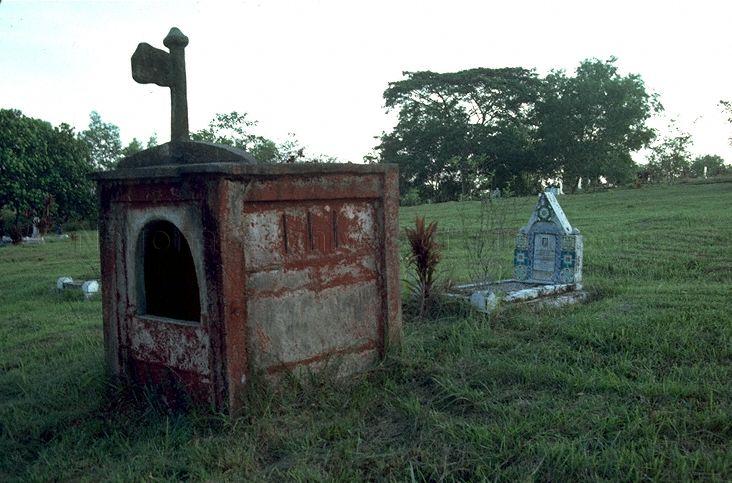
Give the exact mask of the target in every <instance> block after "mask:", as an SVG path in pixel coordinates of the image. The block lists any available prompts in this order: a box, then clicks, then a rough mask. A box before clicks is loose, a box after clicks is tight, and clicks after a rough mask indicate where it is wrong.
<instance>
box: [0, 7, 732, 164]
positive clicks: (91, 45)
mask: <svg viewBox="0 0 732 483" xmlns="http://www.w3.org/2000/svg"><path fill="white" fill-rule="evenodd" d="M0 1H1V3H0V108H16V109H20V110H21V111H23V113H24V114H26V115H28V116H32V117H37V118H41V119H45V120H47V121H50V122H51V123H53V124H54V125H56V124H59V123H61V122H66V123H68V124H71V125H73V126H75V127H76V128H77V129H78V130H82V129H84V128H85V127H86V125H87V124H88V120H89V112H90V111H92V110H96V111H98V112H99V113H100V115H101V116H102V118H103V119H104V120H105V121H107V122H112V123H114V124H116V125H118V126H119V127H120V133H121V136H122V140H123V142H125V143H127V142H128V141H129V140H130V139H132V137H133V136H134V137H137V138H142V139H147V138H148V137H149V136H150V134H152V133H153V132H156V133H157V134H158V140H159V142H164V141H168V140H169V137H170V96H169V92H168V89H167V88H162V87H158V86H155V85H153V84H147V85H140V84H137V83H135V82H134V81H133V80H132V77H131V74H130V56H131V55H132V53H133V52H134V50H135V48H136V46H137V44H138V43H139V42H147V43H150V44H152V45H153V46H155V47H158V48H164V47H163V43H162V41H163V38H164V37H165V35H166V34H167V33H168V30H169V29H170V27H172V26H177V27H179V28H180V29H181V30H182V31H183V33H185V34H186V35H187V36H188V37H189V38H190V44H189V45H188V47H187V48H186V68H187V73H188V105H189V123H190V128H191V130H197V129H200V128H202V127H205V126H206V124H207V123H208V121H209V120H210V119H211V118H212V117H213V115H214V114H215V113H217V112H229V111H233V110H236V111H239V112H247V113H248V114H249V116H250V117H251V118H252V119H256V120H258V121H259V133H260V134H262V135H265V136H267V137H270V138H272V139H275V140H277V141H281V140H283V139H284V138H285V137H286V136H287V133H288V132H294V133H295V134H296V135H297V138H298V139H299V140H300V142H301V143H302V144H303V145H304V146H306V148H307V151H308V152H309V153H311V154H316V153H323V154H329V155H333V156H337V157H338V158H339V159H341V160H342V161H353V162H360V161H361V159H362V157H363V155H364V154H367V153H368V152H369V151H370V150H371V149H372V148H373V147H374V146H375V145H376V140H375V139H374V136H377V135H379V134H380V133H381V132H382V131H383V130H389V129H390V128H391V126H392V125H393V122H394V118H393V117H392V116H388V115H387V114H386V113H385V111H384V108H383V104H384V102H383V98H382V94H383V91H384V89H385V88H386V87H387V84H388V83H389V82H390V81H396V80H399V79H401V78H402V71H416V70H432V71H436V72H451V71H457V70H462V69H468V68H473V67H506V66H522V67H526V68H536V69H537V71H538V72H539V73H540V74H542V75H543V74H545V73H546V72H548V71H549V70H550V69H553V68H563V69H566V70H568V71H573V70H574V68H575V67H576V66H577V65H578V64H579V62H580V60H582V59H584V58H588V57H597V58H601V59H606V58H608V57H609V56H611V55H614V56H616V57H618V59H619V61H618V65H619V67H620V68H621V70H622V72H623V73H629V72H632V73H637V74H640V75H641V76H642V77H643V79H644V80H645V82H646V87H647V88H648V90H649V91H652V92H656V93H658V94H660V96H661V97H660V99H661V102H662V103H663V105H664V106H665V108H666V113H665V117H664V118H663V119H658V120H656V121H654V123H653V125H654V126H656V127H662V126H664V125H665V124H666V122H667V120H668V119H667V118H668V117H673V118H677V119H678V121H679V126H680V127H681V128H682V129H684V130H687V131H689V132H690V133H691V134H692V135H693V138H694V146H693V150H692V152H693V154H707V153H709V154H719V155H721V156H722V157H724V158H725V160H727V162H731V161H732V149H731V148H730V146H729V143H728V138H729V137H730V136H731V135H732V127H730V125H729V123H727V121H726V118H725V116H724V115H723V113H722V112H721V111H720V108H719V106H718V102H719V100H720V99H732V35H731V34H730V27H729V24H730V21H732V16H731V15H730V14H731V13H732V2H730V1H701V0H695V1H685V2H673V1H643V0H633V1H624V0H620V1H618V0H615V1H609V0H608V1H604V2H592V1H590V0H583V1H561V0H553V1H546V0H543V1H518V0H516V1H505V0H504V1H500V2H499V1H474V2H466V1H440V2H437V1H426V0H422V1H403V2H400V1H397V0H391V1H383V2H382V1H374V0H370V1H360V2H350V1H345V0H341V1H308V0H303V1H294V0H293V1H265V0H262V1H259V2H216V1H200V2H193V1H183V0H180V1H170V2H162V1H161V2H154V1H131V0H126V1H116V2H111V1H94V2H89V1H85V2H82V1H57V2H37V1H32V0H0Z"/></svg>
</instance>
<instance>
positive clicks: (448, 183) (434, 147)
mask: <svg viewBox="0 0 732 483" xmlns="http://www.w3.org/2000/svg"><path fill="white" fill-rule="evenodd" d="M404 75H405V76H406V79H404V80H400V81H397V82H392V83H390V84H389V86H388V88H387V89H386V91H385V92H384V100H385V105H386V108H387V110H397V111H398V122H397V124H396V126H395V127H394V130H393V131H392V132H389V133H383V134H382V136H381V142H380V145H379V147H378V150H379V151H380V160H381V161H382V162H389V163H396V164H398V165H399V167H400V176H401V178H400V183H401V189H402V191H403V192H407V191H410V190H417V191H418V192H419V193H420V195H421V197H422V198H423V199H429V200H434V201H444V200H450V199H455V198H457V197H458V196H461V195H469V194H472V193H474V192H475V191H480V190H483V189H485V188H488V187H491V186H500V187H505V186H507V185H509V184H513V186H512V187H513V188H514V189H516V188H518V190H519V191H522V190H525V189H526V188H527V187H526V186H523V185H524V184H525V180H526V179H528V178H530V177H531V176H530V173H536V172H539V171H541V170H542V169H543V167H542V166H541V165H539V164H538V163H537V159H536V156H535V150H534V145H533V142H532V130H533V127H532V126H533V122H532V119H533V115H534V105H535V104H536V102H537V100H538V95H539V92H540V80H539V79H538V78H537V76H536V74H535V73H534V72H533V71H530V70H527V69H523V68H502V69H487V68H479V69H470V70H464V71H460V72H454V73H443V74H440V73H435V72H429V71H425V72H405V73H404Z"/></svg>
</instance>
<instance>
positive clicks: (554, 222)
mask: <svg viewBox="0 0 732 483" xmlns="http://www.w3.org/2000/svg"><path fill="white" fill-rule="evenodd" d="M582 255H583V244H582V235H580V232H579V230H578V229H576V228H573V227H572V226H571V225H570V223H569V220H568V219H567V216H566V215H565V214H564V210H562V207H561V206H560V205H559V202H558V201H557V198H556V197H555V196H554V194H553V193H550V192H545V193H542V194H541V195H539V201H538V202H537V204H536V207H535V208H534V211H533V213H532V214H531V218H530V219H529V222H528V223H527V224H526V226H524V227H522V228H521V229H520V230H519V233H518V235H517V236H516V249H515V251H514V274H515V276H516V279H517V280H520V281H525V282H536V283H563V284H566V283H577V282H581V281H582Z"/></svg>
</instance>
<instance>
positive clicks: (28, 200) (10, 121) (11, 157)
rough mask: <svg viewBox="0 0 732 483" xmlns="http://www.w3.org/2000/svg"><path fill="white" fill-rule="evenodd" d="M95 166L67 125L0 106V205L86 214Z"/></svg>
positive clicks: (63, 215) (21, 211) (20, 211)
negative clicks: (53, 122) (53, 124)
mask: <svg viewBox="0 0 732 483" xmlns="http://www.w3.org/2000/svg"><path fill="white" fill-rule="evenodd" d="M92 170H93V165H92V162H91V159H90V155H89V149H88V147H87V145H86V144H85V143H84V142H82V141H80V140H79V139H77V137H76V136H75V134H74V131H73V129H72V128H71V127H69V126H68V125H67V124H61V125H60V126H58V127H53V126H51V124H50V123H48V122H46V121H42V120H40V119H33V118H30V117H27V116H24V115H23V114H22V113H21V112H20V111H18V110H14V109H2V110H0V208H6V209H10V210H12V211H13V212H14V213H15V223H16V224H17V223H18V221H19V220H20V218H21V217H22V216H23V215H28V216H36V215H39V216H40V215H41V214H43V212H45V210H46V208H47V207H49V205H50V200H53V208H52V211H53V213H51V214H52V215H55V216H56V217H57V218H60V219H68V218H72V217H76V218H83V217H88V216H90V214H92V213H93V211H94V206H95V197H94V186H93V183H92V182H91V180H90V179H89V174H90V173H91V171H92Z"/></svg>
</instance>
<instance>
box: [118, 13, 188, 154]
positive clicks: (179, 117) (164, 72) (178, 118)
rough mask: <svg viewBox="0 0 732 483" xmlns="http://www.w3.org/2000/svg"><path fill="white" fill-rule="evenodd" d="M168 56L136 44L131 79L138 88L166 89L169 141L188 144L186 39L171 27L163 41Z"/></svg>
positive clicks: (142, 44)
mask: <svg viewBox="0 0 732 483" xmlns="http://www.w3.org/2000/svg"><path fill="white" fill-rule="evenodd" d="M163 45H165V46H166V47H167V48H168V50H170V52H166V51H164V50H161V49H157V48H155V47H153V46H152V45H150V44H147V43H144V42H143V43H141V44H138V46H137V49H136V50H135V53H134V54H132V59H131V63H132V78H133V79H134V80H135V81H136V82H138V83H140V84H157V85H159V86H162V87H170V110H171V116H170V140H171V141H172V142H180V141H188V140H189V136H188V100H187V98H186V58H185V52H184V49H185V48H186V45H188V37H186V36H185V35H183V32H181V31H180V30H179V29H178V28H177V27H173V28H171V29H170V32H168V35H167V36H166V37H165V39H164V40H163Z"/></svg>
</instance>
